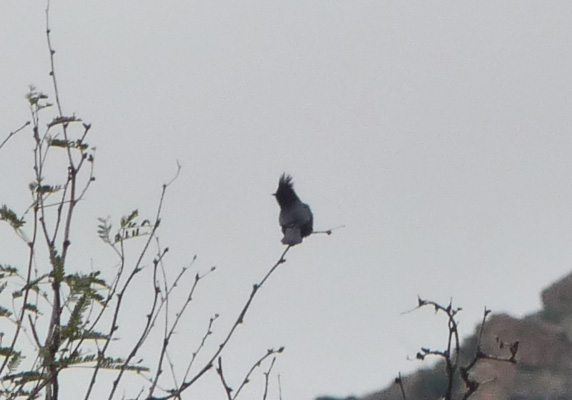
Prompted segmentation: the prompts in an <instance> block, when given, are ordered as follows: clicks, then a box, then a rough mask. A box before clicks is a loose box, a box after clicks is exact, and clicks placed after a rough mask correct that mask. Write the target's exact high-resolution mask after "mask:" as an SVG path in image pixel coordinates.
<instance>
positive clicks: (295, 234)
mask: <svg viewBox="0 0 572 400" xmlns="http://www.w3.org/2000/svg"><path fill="white" fill-rule="evenodd" d="M274 196H275V197H276V201H278V205H279V206H280V217H279V219H278V221H279V222H280V226H281V227H282V233H283V234H284V237H283V238H282V243H283V244H287V245H290V246H294V245H297V244H299V243H302V238H305V237H306V236H308V235H310V234H311V233H312V231H313V224H314V217H313V215H312V211H310V207H309V206H308V205H307V204H304V203H302V202H301V201H300V198H299V197H298V195H297V194H296V192H295V191H294V183H293V182H292V177H291V176H290V175H286V174H285V173H284V174H282V176H281V177H280V180H279V181H278V190H276V193H274Z"/></svg>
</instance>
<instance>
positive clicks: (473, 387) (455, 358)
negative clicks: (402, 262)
mask: <svg viewBox="0 0 572 400" xmlns="http://www.w3.org/2000/svg"><path fill="white" fill-rule="evenodd" d="M425 306H431V307H433V308H434V309H435V312H436V313H438V312H442V313H444V314H445V315H446V316H447V323H448V339H447V348H446V349H445V350H432V349H429V348H426V347H422V348H421V351H420V352H418V353H417V355H416V358H417V359H419V360H424V359H425V357H426V356H438V357H441V358H442V359H443V360H444V361H445V370H446V374H447V389H446V392H445V393H444V396H443V398H444V399H445V400H452V399H453V394H454V392H453V391H454V383H455V378H456V376H457V374H458V375H460V377H461V379H462V381H463V383H464V386H465V391H464V392H462V393H461V397H460V398H461V399H462V400H466V399H468V398H469V397H470V396H471V395H472V394H473V393H475V392H476V391H477V390H478V388H479V385H480V384H481V383H480V382H478V381H476V380H474V379H472V378H471V377H470V371H471V369H472V368H473V367H475V365H477V363H478V362H479V360H483V359H487V360H493V361H499V362H507V363H511V364H516V355H517V352H518V345H519V342H518V341H516V342H514V343H510V344H509V346H508V347H509V351H510V357H500V356H493V355H488V354H485V353H483V352H482V350H481V343H482V338H483V333H484V328H485V322H486V319H487V316H488V315H489V314H490V312H491V311H490V310H488V309H487V308H486V307H485V309H484V312H483V319H482V321H481V325H480V328H479V333H478V337H477V346H476V349H475V352H474V354H473V355H472V357H471V359H470V361H469V362H468V364H467V365H465V366H460V365H459V364H460V356H461V350H462V349H461V347H460V344H459V342H460V341H459V330H458V325H459V324H458V322H457V320H456V317H457V314H458V312H459V311H461V310H462V309H461V308H460V307H457V308H455V307H453V303H452V300H451V301H450V302H449V305H447V306H446V307H445V306H442V305H441V304H438V303H436V302H434V301H430V300H423V299H421V298H418V305H417V307H416V308H421V307H425ZM497 339H498V338H497ZM498 340H500V339H498ZM500 347H501V348H503V347H505V344H504V342H502V341H500ZM395 383H396V384H398V385H399V388H400V390H401V395H402V398H403V400H407V398H406V394H405V389H404V386H403V379H402V377H401V373H400V374H399V376H398V378H396V379H395Z"/></svg>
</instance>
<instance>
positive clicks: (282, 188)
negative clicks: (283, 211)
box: [273, 173, 300, 207]
mask: <svg viewBox="0 0 572 400" xmlns="http://www.w3.org/2000/svg"><path fill="white" fill-rule="evenodd" d="M273 196H274V197H276V201H278V204H279V205H280V207H285V206H286V207H287V206H289V205H291V204H293V203H295V202H296V201H300V199H299V198H298V196H297V195H296V192H295V191H294V182H292V177H291V176H290V175H287V174H286V173H283V174H282V176H281V177H280V180H279V181H278V189H277V190H276V193H273Z"/></svg>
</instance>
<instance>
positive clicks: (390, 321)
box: [0, 0, 572, 400]
mask: <svg viewBox="0 0 572 400" xmlns="http://www.w3.org/2000/svg"><path fill="white" fill-rule="evenodd" d="M571 20H572V5H571V4H570V3H569V2H566V1H553V2H520V1H504V2H498V1H479V2H427V1H414V2H402V1H339V0H322V1H307V0H304V1H301V0H289V1H274V0H266V1H258V0H246V1H241V2H231V1H218V0H209V1H203V0H199V1H195V0H192V1H189V0H186V1H169V2H150V1H141V0H137V1H134V0H124V1H110V0H99V1H81V2H80V1H71V0H53V4H52V32H53V41H54V46H55V49H56V51H57V53H56V61H57V72H58V74H59V75H58V76H59V79H60V85H61V95H62V98H63V99H62V101H63V106H64V110H65V112H67V113H68V114H71V113H74V112H75V113H76V115H78V116H81V117H82V118H83V119H84V120H86V121H89V122H91V123H92V125H93V133H92V137H91V142H90V144H91V145H95V146H97V163H96V176H97V181H96V183H95V185H94V186H93V187H92V189H91V191H90V192H89V193H88V195H87V200H86V201H85V202H84V203H83V204H82V211H81V212H82V213H83V214H81V215H82V222H81V224H80V225H81V226H78V227H77V228H76V229H78V232H83V233H84V235H83V236H82V239H81V240H82V241H83V242H80V243H77V242H76V243H77V246H76V248H77V249H79V248H80V245H81V246H87V247H84V250H82V251H81V252H78V253H76V255H75V256H76V257H78V258H77V259H78V260H82V262H84V263H85V265H88V266H89V265H90V264H91V267H87V268H88V270H89V268H95V269H102V270H104V271H110V270H112V268H113V265H112V264H111V263H108V260H109V259H110V256H109V254H107V255H105V253H106V252H108V250H106V249H105V247H104V246H102V245H101V244H99V242H98V239H97V237H96V225H97V220H96V218H97V217H98V216H107V215H109V216H111V217H112V218H118V217H120V216H121V215H123V214H126V213H128V212H130V211H131V210H132V209H134V208H139V209H140V212H141V213H142V214H143V215H149V216H151V215H152V213H153V212H154V209H155V206H156V205H157V201H158V198H159V194H160V189H161V185H162V184H163V183H164V182H166V181H168V180H169V179H170V178H171V177H172V176H173V174H174V172H175V170H176V162H177V160H178V161H179V162H180V164H181V165H182V171H181V174H180V176H179V179H178V180H177V181H176V182H175V183H174V184H173V185H172V186H171V187H170V189H169V193H168V196H167V200H166V204H165V212H164V218H163V225H162V231H161V241H162V242H163V244H165V245H168V246H169V247H170V249H171V251H170V253H169V259H168V263H169V265H170V266H171V267H172V268H173V270H178V269H179V268H180V267H181V266H184V265H188V264H189V263H190V260H191V259H192V257H193V256H194V255H195V254H197V255H198V261H197V263H196V264H195V266H194V267H193V268H198V270H200V271H205V270H207V269H208V268H209V267H210V266H212V265H216V266H217V267H218V270H217V272H216V274H214V275H212V276H210V277H209V279H208V280H207V281H206V282H205V283H204V285H203V286H202V287H201V291H199V296H198V297H199V298H200V299H201V300H198V304H197V309H199V310H198V311H196V312H195V314H193V315H194V319H193V321H196V323H195V322H193V323H191V322H189V323H187V324H186V325H185V328H184V329H181V332H180V333H179V334H180V335H182V336H185V335H187V332H189V333H188V335H189V337H191V336H192V335H196V334H197V333H196V331H197V329H198V330H199V332H202V330H203V328H204V326H205V323H206V321H208V317H209V316H210V315H211V314H212V313H213V312H219V313H220V314H221V322H220V325H219V327H218V329H219V331H218V332H220V333H221V334H222V332H223V331H224V328H225V327H226V326H227V325H228V324H229V323H230V322H231V321H232V320H233V319H234V318H236V315H237V312H238V311H239V309H240V306H241V304H243V303H244V301H246V299H247V297H248V295H249V293H250V289H251V285H252V284H253V283H254V282H256V281H258V280H259V279H260V278H261V277H262V276H263V275H264V273H265V272H266V271H267V270H268V268H270V267H271V265H272V264H273V263H274V262H275V261H276V260H277V259H278V257H279V256H280V254H281V252H282V251H283V246H282V245H281V243H280V238H281V234H280V229H279V226H278V221H277V219H278V205H277V204H276V202H275V199H274V198H273V197H272V196H271V194H272V193H273V192H274V191H275V189H276V186H277V182H278V178H279V176H280V174H281V173H282V172H284V171H287V172H289V173H291V174H292V175H293V177H294V181H295V187H296V189H297V191H298V194H299V195H300V197H301V198H302V199H303V200H304V201H305V202H307V203H309V204H310V206H311V207H312V210H313V211H314V216H315V228H316V229H328V228H332V227H336V226H338V225H345V228H344V229H339V230H336V231H335V232H334V234H333V235H332V236H329V237H328V236H323V235H320V236H312V237H310V238H308V239H307V240H305V241H304V243H303V244H302V245H300V246H297V247H295V248H294V249H292V250H291V251H290V253H289V254H288V257H287V259H288V262H287V263H286V264H284V265H282V266H281V267H280V269H279V270H278V271H277V272H276V274H275V275H274V276H272V278H271V280H270V281H269V282H268V285H267V286H266V287H265V288H264V290H263V291H262V292H261V293H260V295H259V297H258V298H257V299H256V301H255V303H254V305H253V307H252V309H251V310H250V313H249V315H248V316H247V318H246V321H245V325H244V326H242V327H241V328H240V331H239V333H238V335H237V336H236V337H235V340H234V341H233V342H232V346H231V347H230V348H229V349H228V352H229V355H228V356H227V358H228V363H229V364H228V365H229V367H228V368H229V374H233V373H234V375H231V379H232V380H233V381H234V382H236V381H237V380H238V379H239V377H240V376H242V374H243V372H244V371H245V370H246V369H247V368H248V367H249V365H250V363H251V362H253V361H254V360H255V359H256V357H258V356H259V355H260V354H263V353H264V352H265V351H266V349H267V348H270V347H279V346H285V347H286V351H285V353H284V354H283V355H281V356H280V357H279V359H278V361H277V364H276V366H275V369H274V371H275V372H276V373H279V374H280V376H281V382H282V394H283V399H284V400H312V399H313V398H315V397H316V396H317V395H320V394H332V395H338V396H344V395H350V394H356V395H363V394H366V393H368V392H371V391H374V390H378V389H381V388H382V387H384V386H386V385H387V384H388V383H389V382H390V381H391V380H392V379H393V378H394V377H395V376H396V375H397V373H398V372H399V371H402V372H403V373H406V372H410V371H413V370H415V369H416V368H418V367H419V366H420V364H419V363H417V362H414V361H408V360H407V357H408V356H414V355H415V353H416V351H417V350H418V348H419V347H420V346H425V345H426V346H435V347H437V346H439V345H442V344H444V343H445V339H446V338H445V336H444V329H445V324H444V320H443V319H441V318H437V317H435V316H434V315H433V314H432V312H430V311H425V312H424V311H420V312H415V313H410V314H406V315H402V314H401V313H402V312H403V311H405V310H408V309H410V308H412V307H414V306H415V304H416V298H417V295H420V296H422V297H425V298H429V299H433V300H436V301H441V302H447V301H448V300H449V298H451V297H452V298H453V299H454V302H455V303H456V304H457V305H460V306H462V307H463V309H464V311H463V313H462V315H461V316H460V318H461V320H462V324H461V327H462V328H463V329H464V333H465V334H469V333H471V332H472V330H473V328H474V325H475V324H476V322H477V321H478V320H479V319H480V316H481V313H482V310H483V307H484V306H485V305H486V306H487V307H489V308H492V309H493V311H495V312H507V313H510V314H511V315H515V316H522V315H526V314H528V313H532V312H535V311H537V310H538V309H539V307H540V301H539V293H540V291H541V290H542V289H543V288H544V287H546V286H547V285H549V284H550V283H551V282H553V281H555V280H556V279H558V278H560V277H562V276H563V275H565V274H567V273H568V272H569V271H570V269H571V267H572V263H571V261H572V246H571V244H572V207H571V205H572V113H571V110H572V96H571V93H572V74H571V71H572V47H571V46H570V43H572V24H571V23H570V21H571ZM44 23H45V22H44V3H43V2H41V1H31V0H24V1H18V2H2V4H1V5H0V71H1V74H0V93H2V95H1V96H0V133H1V138H4V137H5V135H7V133H8V132H10V131H11V130H13V129H15V128H17V127H18V126H19V125H21V124H22V123H23V122H24V121H26V120H28V119H29V116H28V110H27V106H26V103H25V99H24V95H25V94H26V91H27V87H28V85H29V84H35V85H36V86H37V87H38V88H39V89H40V90H42V91H44V92H46V93H49V94H51V87H50V82H49V80H48V78H49V77H48V71H49V66H48V62H49V60H48V57H47V55H48V54H47V49H46V45H45V33H44V31H45V26H44ZM26 146H28V147H26ZM29 146H30V142H29V141H28V138H26V137H24V136H22V137H18V138H16V139H15V140H14V141H12V142H11V143H10V146H9V147H7V148H4V149H3V150H2V151H1V152H0V187H1V188H2V192H0V193H1V195H0V203H9V204H11V205H14V204H17V202H21V201H22V198H24V199H27V197H26V196H27V195H26V187H27V184H28V182H29V180H30V177H31V170H30V168H31V167H30V164H29V163H28V164H26V160H23V159H22V157H24V156H27V155H30V154H31V153H30V151H29V149H30V148H31V147H29ZM20 166H21V167H20ZM16 184H19V185H21V186H20V187H18V189H12V188H13V187H14V188H15V187H16V186H14V185H16ZM15 208H17V207H15ZM6 229H8V228H7V227H2V228H0V232H3V234H5V233H6V231H5V230H6ZM76 243H74V244H76ZM72 248H73V247H72ZM86 248H87V249H88V250H85V249H86ZM2 255H3V257H8V258H10V257H12V255H11V254H10V252H9V251H8V250H7V249H2ZM14 257H16V255H14ZM82 257H83V258H82ZM3 261H4V260H0V262H3ZM215 330H216V328H215ZM192 332H195V333H192ZM194 343H196V341H195V342H193V343H192V344H191V346H192V347H194ZM185 351H186V352H187V353H188V352H190V351H191V350H190V347H189V348H188V349H185V348H182V349H181V352H182V353H185ZM230 371H234V372H230ZM215 378H216V377H215V375H214V374H212V376H211V377H208V378H207V379H206V380H205V384H204V385H203V387H201V388H199V389H196V390H195V391H194V392H190V393H189V394H188V398H209V399H216V398H219V399H222V398H224V391H223V390H222V387H220V385H219V384H218V383H217V381H216V379H215ZM260 384H261V381H258V382H257V383H254V382H253V389H256V388H258V389H260ZM255 385H258V386H255ZM272 385H274V386H273V387H272V390H271V393H272V395H273V396H274V397H273V399H277V398H278V396H277V389H276V378H274V380H273V382H272ZM253 393H258V392H256V391H253ZM193 395H195V396H197V397H194V396H193ZM200 395H202V396H204V397H200ZM252 396H254V395H252Z"/></svg>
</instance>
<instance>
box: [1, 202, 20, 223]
mask: <svg viewBox="0 0 572 400" xmlns="http://www.w3.org/2000/svg"><path fill="white" fill-rule="evenodd" d="M0 221H6V222H8V224H10V226H11V227H12V228H14V229H20V228H21V227H23V226H24V223H25V221H24V219H23V218H18V215H17V214H16V213H15V212H14V211H13V210H12V209H10V208H8V206H6V205H5V204H4V205H3V206H2V208H0Z"/></svg>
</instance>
